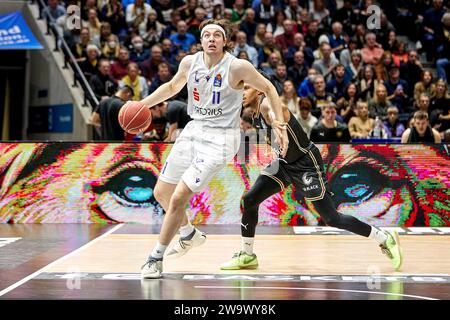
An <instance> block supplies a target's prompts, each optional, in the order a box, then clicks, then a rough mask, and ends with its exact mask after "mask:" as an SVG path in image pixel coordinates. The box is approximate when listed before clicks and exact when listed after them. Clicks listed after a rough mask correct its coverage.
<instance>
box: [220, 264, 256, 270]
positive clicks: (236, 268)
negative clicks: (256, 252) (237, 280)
mask: <svg viewBox="0 0 450 320" xmlns="http://www.w3.org/2000/svg"><path fill="white" fill-rule="evenodd" d="M258 267H259V265H257V264H254V265H251V266H244V267H221V268H220V270H225V271H230V270H255V269H258Z"/></svg>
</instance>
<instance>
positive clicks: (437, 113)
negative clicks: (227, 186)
mask: <svg viewBox="0 0 450 320" xmlns="http://www.w3.org/2000/svg"><path fill="white" fill-rule="evenodd" d="M47 1H48V8H47V9H45V10H46V11H47V12H46V13H45V14H47V15H50V16H52V17H53V18H54V19H55V20H56V23H57V25H58V27H59V28H60V29H61V32H62V33H63V34H64V37H65V40H66V41H67V43H68V44H69V46H70V48H71V50H72V53H73V55H74V56H75V58H76V59H77V61H78V63H79V66H80V68H81V70H82V71H83V73H84V76H85V77H86V79H87V80H88V81H89V83H90V84H91V86H92V88H93V90H94V92H95V94H96V96H97V98H98V99H99V101H102V100H105V99H108V98H109V97H111V96H114V95H115V94H116V92H117V90H118V89H120V88H123V87H124V86H127V87H130V88H132V91H133V95H132V97H131V99H133V100H140V99H142V98H143V97H145V96H147V95H148V94H150V93H152V92H154V91H155V90H156V89H157V88H158V87H159V86H160V85H161V84H163V83H165V82H168V81H169V80H170V79H171V78H172V77H173V75H174V74H175V72H176V71H177V69H178V65H179V63H180V61H181V59H182V58H183V57H184V56H186V55H189V54H193V53H196V52H197V51H198V50H201V46H200V44H199V43H200V42H199V36H200V35H199V30H198V26H199V24H200V23H201V22H202V21H203V20H205V19H208V18H215V19H227V20H229V22H230V24H231V30H232V35H231V47H232V48H233V49H232V51H231V53H232V54H233V55H235V56H236V57H238V58H240V59H247V60H249V61H250V62H251V63H252V64H253V65H254V66H255V67H256V68H258V69H260V70H262V71H263V72H264V73H265V74H267V75H268V76H269V77H270V78H271V81H272V83H273V84H274V85H275V87H276V89H277V91H278V93H279V95H280V97H281V100H282V101H283V103H285V104H286V105H287V106H288V108H289V110H290V111H291V112H292V113H293V115H294V116H295V117H297V119H298V120H299V121H300V122H301V124H302V126H303V127H304V129H305V131H306V132H307V133H308V135H310V137H311V139H312V140H313V141H315V142H319V143H320V142H349V141H351V140H353V141H356V140H359V139H368V138H371V139H391V140H392V141H395V140H398V141H400V140H402V141H404V142H414V141H416V140H414V139H418V140H417V141H423V142H433V141H434V142H440V141H441V139H443V140H446V141H449V140H448V137H449V136H450V133H449V131H448V130H449V129H450V94H449V88H448V79H449V77H450V60H449V59H450V10H449V9H450V1H444V0H378V1H375V0H343V1H335V0H311V1H309V0H234V1H229V0H85V1H82V7H81V18H82V21H83V23H82V28H81V29H72V30H70V29H69V28H67V24H66V23H65V21H66V19H67V13H66V10H65V8H66V7H68V6H70V5H79V6H81V1H79V0H61V1H58V0H47ZM372 5H377V6H378V7H379V8H381V15H380V16H379V21H376V20H375V21H376V22H377V23H378V25H376V26H375V27H374V28H372V27H371V25H370V23H369V24H368V23H367V22H368V18H370V17H371V16H372V14H373V12H372V11H370V10H369V8H370V6H372ZM370 21H373V19H370ZM424 64H426V65H427V66H429V67H430V69H426V68H425V67H424ZM173 99H174V100H176V101H177V102H179V103H178V104H177V112H178V113H181V112H182V111H180V110H182V109H183V108H181V109H180V105H183V104H184V105H185V102H186V99H187V91H186V88H185V89H183V90H182V91H181V92H180V93H179V94H178V95H177V96H176V97H174V98H173ZM184 109H185V107H184ZM245 109H246V106H245V105H244V106H243V112H242V121H241V126H242V130H243V131H245V132H247V131H249V132H250V131H252V130H253V128H252V124H251V116H252V112H251V111H252V110H245ZM184 112H185V111H184ZM183 117H185V114H183ZM422 120H423V121H426V122H425V123H426V129H425V131H426V133H425V134H424V133H423V132H424V130H422V129H420V128H419V127H420V126H419V125H417V128H416V126H415V123H416V122H417V123H419V122H420V123H421V122H422ZM164 121H166V123H165V122H164ZM172 121H173V119H172ZM158 123H159V126H158ZM172 124H173V123H172V122H169V121H168V120H167V119H162V120H161V119H159V120H157V121H156V122H155V127H158V128H159V131H158V132H156V131H155V130H156V129H155V128H152V130H153V131H151V132H149V133H148V134H147V137H151V139H154V140H165V141H173V139H171V137H168V134H169V127H170V125H172ZM179 129H180V128H179ZM446 131H447V133H446ZM402 136H403V138H402ZM438 137H439V139H438Z"/></svg>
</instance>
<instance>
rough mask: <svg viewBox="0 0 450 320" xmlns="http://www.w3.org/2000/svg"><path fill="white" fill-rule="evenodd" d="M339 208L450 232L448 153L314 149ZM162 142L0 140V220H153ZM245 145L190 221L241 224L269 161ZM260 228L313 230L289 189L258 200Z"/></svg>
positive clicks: (265, 153) (312, 215)
mask: <svg viewBox="0 0 450 320" xmlns="http://www.w3.org/2000/svg"><path fill="white" fill-rule="evenodd" d="M318 147H319V149H320V151H321V153H322V156H323V158H324V163H325V172H326V176H327V178H328V181H329V185H330V188H331V191H332V192H333V193H334V201H335V202H336V205H337V207H338V210H339V211H340V212H342V213H345V214H350V215H354V216H356V217H358V218H360V219H361V220H363V221H366V222H368V223H371V224H373V225H378V226H414V225H418V226H421V225H426V226H450V178H449V177H450V166H449V160H450V156H449V153H448V146H445V145H442V146H436V147H433V146H425V145H353V146H352V145H319V146H318ZM170 148H171V145H166V144H147V143H143V144H131V143H126V144H117V143H116V144H113V143H84V144H77V143H0V182H1V189H0V192H1V193H0V222H3V223H7V222H9V223H33V222H37V223H45V222H49V223H55V222H56V223H58V222H61V223H84V222H86V223H115V222H128V223H148V224H158V223H161V221H162V220H161V219H162V217H163V210H162V208H161V207H160V206H159V205H158V203H157V202H156V200H155V198H154V196H153V188H154V186H155V183H156V181H157V177H158V174H159V170H160V169H161V168H162V166H163V164H164V161H165V159H166V157H167V155H168V154H169V152H170ZM267 148H268V147H267V146H266V145H250V146H249V154H248V158H247V159H245V160H244V159H240V158H236V159H235V160H234V162H233V163H229V164H228V165H227V166H226V167H225V169H223V170H222V171H221V172H219V174H217V175H216V176H215V177H214V178H213V180H212V181H211V182H210V184H209V185H208V188H207V189H206V190H204V191H203V192H201V193H199V194H197V195H195V196H194V197H193V198H192V199H191V201H190V205H189V208H188V214H189V216H190V218H191V220H192V221H193V222H194V223H199V224H220V223H237V224H238V223H240V218H241V213H240V199H241V197H242V195H243V194H244V192H245V191H246V190H248V189H249V188H250V187H251V186H252V184H253V183H254V181H255V180H256V178H257V176H258V174H259V172H260V171H261V170H262V169H263V168H264V167H265V166H266V165H267V164H268V163H269V162H270V159H271V157H272V154H271V153H270V151H269V150H268V149H267ZM259 223H260V224H272V225H318V224H322V222H321V221H320V217H319V216H318V215H317V213H316V212H315V210H314V207H313V205H312V204H311V203H310V202H307V201H304V199H302V198H301V196H299V195H298V194H297V192H296V190H293V189H292V188H287V189H286V190H285V191H284V192H281V193H279V194H276V195H274V196H272V197H271V198H269V199H267V200H266V201H265V202H263V203H262V204H261V206H260V209H259Z"/></svg>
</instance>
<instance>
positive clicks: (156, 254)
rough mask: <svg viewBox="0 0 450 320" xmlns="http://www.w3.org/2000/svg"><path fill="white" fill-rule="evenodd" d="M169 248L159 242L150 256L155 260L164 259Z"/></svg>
mask: <svg viewBox="0 0 450 320" xmlns="http://www.w3.org/2000/svg"><path fill="white" fill-rule="evenodd" d="M166 249H167V246H165V245H162V244H161V243H159V241H158V242H157V243H156V246H155V247H154V248H153V251H152V253H151V254H150V255H151V256H152V257H153V258H156V259H162V257H163V256H164V252H165V251H166Z"/></svg>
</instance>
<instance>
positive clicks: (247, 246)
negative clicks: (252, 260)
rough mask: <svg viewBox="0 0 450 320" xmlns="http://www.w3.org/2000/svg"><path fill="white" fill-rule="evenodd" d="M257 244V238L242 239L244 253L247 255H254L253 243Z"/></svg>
mask: <svg viewBox="0 0 450 320" xmlns="http://www.w3.org/2000/svg"><path fill="white" fill-rule="evenodd" d="M254 242H255V238H247V237H242V251H244V252H245V253H246V254H250V255H252V254H253V243H254Z"/></svg>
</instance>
